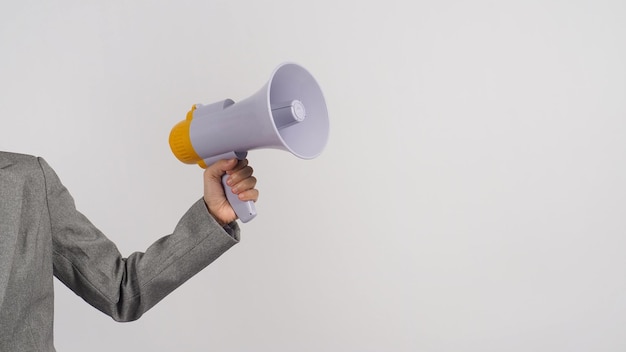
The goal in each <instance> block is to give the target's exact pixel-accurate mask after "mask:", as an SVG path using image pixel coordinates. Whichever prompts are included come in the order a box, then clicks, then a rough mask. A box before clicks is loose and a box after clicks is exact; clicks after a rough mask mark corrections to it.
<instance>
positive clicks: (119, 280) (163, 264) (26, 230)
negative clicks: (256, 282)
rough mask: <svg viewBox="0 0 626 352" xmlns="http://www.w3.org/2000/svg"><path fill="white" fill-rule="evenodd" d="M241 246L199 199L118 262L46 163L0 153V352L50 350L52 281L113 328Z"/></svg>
mask: <svg viewBox="0 0 626 352" xmlns="http://www.w3.org/2000/svg"><path fill="white" fill-rule="evenodd" d="M238 241H239V228H238V227H237V225H236V224H235V223H231V224H230V225H228V226H226V227H225V228H222V227H220V226H219V225H218V224H217V222H215V220H214V219H213V218H212V217H211V216H210V215H209V213H208V211H207V209H206V206H205V204H204V202H203V201H202V200H198V201H197V202H196V203H195V204H194V205H193V206H192V207H191V208H190V209H189V210H188V211H187V213H186V214H185V215H184V216H183V217H182V218H181V220H180V222H179V223H178V225H177V226H176V228H175V229H174V231H173V233H172V234H171V235H169V236H165V237H163V238H161V239H159V240H158V241H156V242H155V243H154V244H152V245H151V246H150V247H149V248H148V249H147V250H146V251H145V253H140V252H137V253H134V254H132V255H130V256H129V257H128V258H123V257H122V256H121V255H120V253H119V251H118V250H117V248H116V246H115V244H113V243H112V242H111V241H110V240H108V239H107V238H106V237H105V236H104V235H103V234H102V233H101V232H100V231H99V230H98V229H96V228H95V227H94V226H93V225H92V224H91V223H90V222H89V220H87V219H86V218H85V217H84V216H83V215H82V214H81V213H79V212H78V211H77V210H76V208H75V206H74V201H73V199H72V197H71V196H70V194H69V193H68V191H67V189H66V188H65V187H64V186H63V185H62V184H61V182H60V181H59V178H58V177H57V175H56V174H55V173H54V171H53V170H52V169H51V168H50V166H48V164H47V163H46V162H45V161H44V160H43V159H41V158H35V157H33V156H27V155H21V154H13V153H4V152H0V351H3V352H4V351H7V352H9V351H10V352H26V351H37V352H41V351H54V346H53V337H52V320H53V308H54V304H53V283H52V280H53V279H52V276H53V275H54V276H56V277H57V278H58V279H59V280H60V281H62V282H63V283H64V284H65V285H67V286H68V287H69V288H70V289H71V290H73V291H74V292H75V293H76V294H78V295H79V296H81V297H82V298H83V299H84V300H85V301H87V302H88V303H89V304H91V305H92V306H94V307H95V308H97V309H99V310H100V311H102V312H103V313H105V314H108V315H110V316H111V317H112V318H113V319H115V320H117V321H130V320H134V319H138V318H139V317H140V316H141V315H142V314H143V313H144V312H145V311H147V310H148V309H150V308H151V307H152V306H154V305H155V304H156V303H157V302H159V301H160V300H161V299H162V298H163V297H165V296H166V295H167V294H169V293H170V292H171V291H172V290H174V289H175V288H176V287H178V286H179V285H181V284H182V283H183V282H185V281H186V280H187V279H189V278H190V277H191V276H193V275H194V274H195V273H197V272H198V271H200V270H202V269H203V268H204V267H206V266H207V265H209V264H210V263H211V262H212V261H214V260H215V259H217V257H219V256H220V255H221V254H222V253H224V252H225V251H226V250H227V249H229V248H230V247H231V246H233V245H234V244H235V243H237V242H238Z"/></svg>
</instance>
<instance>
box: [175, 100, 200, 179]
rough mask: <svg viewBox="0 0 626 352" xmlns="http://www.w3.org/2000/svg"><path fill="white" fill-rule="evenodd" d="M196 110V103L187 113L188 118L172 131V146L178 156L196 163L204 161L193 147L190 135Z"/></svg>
mask: <svg viewBox="0 0 626 352" xmlns="http://www.w3.org/2000/svg"><path fill="white" fill-rule="evenodd" d="M194 110H196V106H195V105H194V106H193V107H192V108H191V110H189V112H188V113H187V118H186V119H185V120H183V121H181V122H179V123H177V124H176V125H175V126H174V128H172V131H171V132H170V148H171V149H172V152H173V153H174V155H175V156H176V158H178V160H180V161H182V162H183V163H185V164H195V163H198V162H199V161H202V158H201V157H200V156H199V155H198V154H197V153H196V151H195V150H194V149H193V145H192V144H191V138H190V137H189V126H190V125H191V120H192V119H193V112H194ZM200 166H202V165H200ZM205 167H206V166H205Z"/></svg>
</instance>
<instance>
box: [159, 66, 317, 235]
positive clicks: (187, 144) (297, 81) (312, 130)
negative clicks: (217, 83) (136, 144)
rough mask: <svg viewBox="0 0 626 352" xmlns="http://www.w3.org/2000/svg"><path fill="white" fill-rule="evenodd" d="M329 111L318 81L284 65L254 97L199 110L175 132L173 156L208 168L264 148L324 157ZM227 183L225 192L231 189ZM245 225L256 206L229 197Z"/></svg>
mask: <svg viewBox="0 0 626 352" xmlns="http://www.w3.org/2000/svg"><path fill="white" fill-rule="evenodd" d="M328 132H329V120H328V111H327V108H326V103H325V100H324V96H323V94H322V90H321V89H320V87H319V85H318V84H317V82H316V81H315V79H314V78H313V76H312V75H311V74H310V73H309V72H308V71H307V70H306V69H304V68H303V67H302V66H299V65H297V64H294V63H284V64H281V65H279V66H278V67H277V68H276V69H275V70H274V71H273V72H272V74H271V76H270V79H269V81H268V82H267V83H266V84H265V86H263V88H261V89H260V90H259V91H258V92H257V93H255V94H254V95H252V96H250V97H248V98H246V99H244V100H242V101H240V102H238V103H235V102H234V101H233V100H231V99H226V100H222V101H218V102H215V103H212V104H208V105H201V104H196V105H194V106H193V107H192V108H191V110H190V111H189V112H188V113H187V117H186V119H185V120H183V121H181V122H179V123H178V124H176V125H175V126H174V128H172V131H171V133H170V138H169V143H170V148H171V149H172V152H173V153H174V155H175V156H176V158H178V160H180V161H182V162H183V163H186V164H198V165H200V166H201V167H203V168H206V167H207V166H208V165H211V164H212V163H214V162H216V161H218V160H221V159H232V158H238V159H240V160H242V159H244V158H245V157H246V156H247V153H248V151H250V150H253V149H260V148H272V149H280V150H285V151H289V152H291V153H292V154H293V155H295V156H297V157H299V158H302V159H312V158H315V157H317V156H319V155H320V154H321V152H322V150H323V149H324V147H325V146H326V143H327V141H328ZM225 180H226V175H225V177H224V178H223V184H224V188H225V189H227V190H228V189H229V188H228V186H227V185H226V183H225ZM225 193H226V195H227V197H229V198H228V200H229V202H230V204H231V205H232V206H233V209H234V210H235V213H237V216H238V217H239V219H240V220H241V221H242V222H244V223H245V222H248V221H250V220H252V219H253V218H254V217H255V216H256V209H255V207H254V203H253V202H252V201H248V202H242V201H240V200H239V199H238V198H237V197H236V196H235V195H234V194H232V192H228V191H227V192H225Z"/></svg>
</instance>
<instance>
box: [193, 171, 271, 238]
mask: <svg viewBox="0 0 626 352" xmlns="http://www.w3.org/2000/svg"><path fill="white" fill-rule="evenodd" d="M252 172H253V170H252V168H251V167H250V166H248V159H244V160H239V161H238V160H237V159H230V160H220V161H217V162H215V163H214V164H212V165H209V167H207V168H206V170H204V202H205V203H206V205H207V208H208V209H209V213H210V214H211V215H212V216H213V217H214V218H215V220H216V221H217V222H218V223H219V224H220V225H221V226H224V225H226V224H228V223H230V222H232V221H235V220H236V219H237V214H235V211H234V210H233V208H232V207H231V206H230V203H228V200H227V199H226V195H225V193H224V187H223V186H222V176H223V175H224V173H226V174H228V175H229V176H228V179H227V181H226V182H227V183H229V186H230V188H231V189H232V192H233V193H235V194H237V195H238V197H239V199H240V200H242V201H249V200H251V201H254V202H256V201H257V199H258V198H259V191H258V190H257V189H255V188H254V186H256V182H257V180H256V178H255V177H254V176H252ZM226 192H230V190H227V191H226Z"/></svg>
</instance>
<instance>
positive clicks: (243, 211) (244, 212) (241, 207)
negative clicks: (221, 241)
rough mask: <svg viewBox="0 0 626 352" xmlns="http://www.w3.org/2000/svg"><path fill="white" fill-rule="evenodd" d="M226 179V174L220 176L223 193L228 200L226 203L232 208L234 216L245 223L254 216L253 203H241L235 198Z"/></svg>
mask: <svg viewBox="0 0 626 352" xmlns="http://www.w3.org/2000/svg"><path fill="white" fill-rule="evenodd" d="M227 178H228V174H225V175H224V176H222V186H223V187H224V193H226V199H228V203H230V206H231V207H233V210H234V211H235V214H237V216H238V217H239V220H241V222H243V223H246V222H248V221H250V220H252V219H254V217H255V216H256V207H255V206H254V202H253V201H251V200H249V201H243V200H240V199H239V197H237V195H236V194H234V193H233V192H232V190H231V188H230V187H229V186H228V185H227V184H226V179H227Z"/></svg>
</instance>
